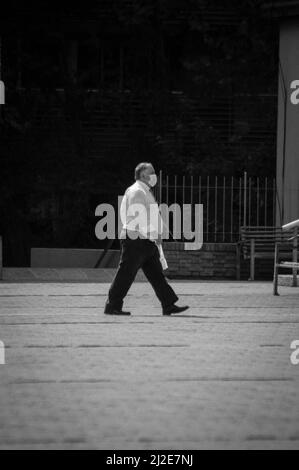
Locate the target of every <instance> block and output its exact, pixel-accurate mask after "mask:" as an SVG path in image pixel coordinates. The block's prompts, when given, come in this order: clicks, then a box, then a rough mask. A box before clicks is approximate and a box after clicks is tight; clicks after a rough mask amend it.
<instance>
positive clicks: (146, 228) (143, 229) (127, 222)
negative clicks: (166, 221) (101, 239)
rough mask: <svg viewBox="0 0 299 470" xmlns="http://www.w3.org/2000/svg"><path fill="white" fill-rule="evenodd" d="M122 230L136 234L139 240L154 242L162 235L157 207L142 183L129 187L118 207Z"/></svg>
mask: <svg viewBox="0 0 299 470" xmlns="http://www.w3.org/2000/svg"><path fill="white" fill-rule="evenodd" d="M120 215H121V221H122V224H123V230H122V234H121V238H123V237H124V236H125V232H124V231H125V230H126V231H129V232H135V234H136V232H137V236H139V237H140V238H147V239H149V240H151V241H153V242H155V241H156V240H157V239H158V238H159V236H161V235H162V233H163V220H162V217H161V214H160V211H159V206H158V204H157V202H156V200H155V198H154V196H153V194H152V193H151V191H150V189H149V187H148V186H147V185H146V184H145V183H143V182H142V181H139V180H138V181H136V183H134V184H133V185H132V186H130V187H129V188H128V189H127V190H126V192H125V195H124V197H123V200H122V203H121V207H120Z"/></svg>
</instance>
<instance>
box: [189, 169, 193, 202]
mask: <svg viewBox="0 0 299 470" xmlns="http://www.w3.org/2000/svg"><path fill="white" fill-rule="evenodd" d="M190 192H191V197H190V199H191V201H190V204H191V207H192V206H193V175H191V189H190Z"/></svg>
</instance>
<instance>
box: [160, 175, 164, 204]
mask: <svg viewBox="0 0 299 470" xmlns="http://www.w3.org/2000/svg"><path fill="white" fill-rule="evenodd" d="M159 190H160V191H159V204H162V197H163V193H162V191H163V172H162V170H160V188H159Z"/></svg>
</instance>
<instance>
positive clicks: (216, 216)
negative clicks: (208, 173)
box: [215, 176, 218, 243]
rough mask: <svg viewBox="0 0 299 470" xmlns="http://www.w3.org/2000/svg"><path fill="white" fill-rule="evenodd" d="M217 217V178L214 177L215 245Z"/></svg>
mask: <svg viewBox="0 0 299 470" xmlns="http://www.w3.org/2000/svg"><path fill="white" fill-rule="evenodd" d="M217 217H218V177H217V176H216V177H215V243H216V241H217V230H218V224H217Z"/></svg>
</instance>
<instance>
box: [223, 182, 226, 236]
mask: <svg viewBox="0 0 299 470" xmlns="http://www.w3.org/2000/svg"><path fill="white" fill-rule="evenodd" d="M225 197H226V179H225V176H224V177H223V243H224V242H225V222H226V220H225Z"/></svg>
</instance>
